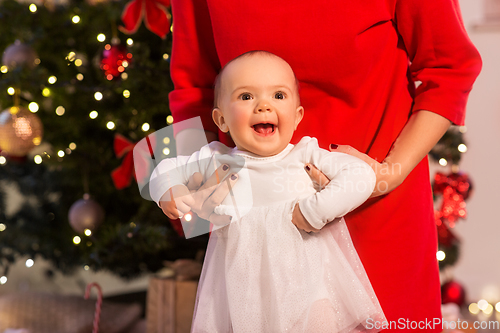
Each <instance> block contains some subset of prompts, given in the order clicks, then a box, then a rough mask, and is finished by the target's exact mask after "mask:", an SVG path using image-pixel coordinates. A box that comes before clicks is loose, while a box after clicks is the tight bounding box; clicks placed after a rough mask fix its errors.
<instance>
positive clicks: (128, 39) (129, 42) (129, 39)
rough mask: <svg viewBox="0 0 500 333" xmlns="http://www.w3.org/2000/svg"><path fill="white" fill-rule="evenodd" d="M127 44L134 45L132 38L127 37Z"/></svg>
mask: <svg viewBox="0 0 500 333" xmlns="http://www.w3.org/2000/svg"><path fill="white" fill-rule="evenodd" d="M127 45H129V46H132V45H134V40H133V39H132V38H127Z"/></svg>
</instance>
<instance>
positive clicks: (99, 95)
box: [94, 91, 102, 101]
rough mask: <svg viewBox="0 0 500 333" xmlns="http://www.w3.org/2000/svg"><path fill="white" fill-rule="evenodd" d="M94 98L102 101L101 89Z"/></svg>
mask: <svg viewBox="0 0 500 333" xmlns="http://www.w3.org/2000/svg"><path fill="white" fill-rule="evenodd" d="M94 98H95V100H96V101H100V100H101V99H102V93H101V92H100V91H98V92H96V93H95V94H94Z"/></svg>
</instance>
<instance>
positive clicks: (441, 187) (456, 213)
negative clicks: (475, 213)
mask: <svg viewBox="0 0 500 333" xmlns="http://www.w3.org/2000/svg"><path fill="white" fill-rule="evenodd" d="M471 191H472V184H471V181H470V179H469V176H468V175H467V174H465V173H451V174H449V175H445V174H443V173H440V172H438V173H436V175H435V177H434V184H433V193H434V195H435V196H437V195H442V196H443V202H442V204H441V209H440V210H439V217H440V219H441V221H443V222H448V224H449V225H450V227H452V228H453V226H454V225H455V222H456V221H457V220H458V219H459V218H462V219H465V218H466V217H467V210H466V208H465V200H466V199H467V198H468V197H469V195H470V193H471Z"/></svg>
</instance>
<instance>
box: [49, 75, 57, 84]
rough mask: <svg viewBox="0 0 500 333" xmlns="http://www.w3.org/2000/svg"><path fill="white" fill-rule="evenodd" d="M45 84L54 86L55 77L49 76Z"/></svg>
mask: <svg viewBox="0 0 500 333" xmlns="http://www.w3.org/2000/svg"><path fill="white" fill-rule="evenodd" d="M47 82H49V83H50V84H54V83H56V82H57V77H55V76H54V75H52V76H50V77H49V78H48V79H47Z"/></svg>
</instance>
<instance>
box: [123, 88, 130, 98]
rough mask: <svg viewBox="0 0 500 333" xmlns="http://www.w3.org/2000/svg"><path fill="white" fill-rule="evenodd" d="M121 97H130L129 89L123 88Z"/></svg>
mask: <svg viewBox="0 0 500 333" xmlns="http://www.w3.org/2000/svg"><path fill="white" fill-rule="evenodd" d="M123 97H125V98H129V97H130V91H129V90H126V89H125V90H124V91H123Z"/></svg>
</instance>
